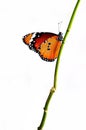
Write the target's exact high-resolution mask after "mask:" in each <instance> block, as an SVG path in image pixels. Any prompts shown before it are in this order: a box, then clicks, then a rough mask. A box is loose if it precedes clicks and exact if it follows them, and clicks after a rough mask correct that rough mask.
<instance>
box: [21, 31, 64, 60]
mask: <svg viewBox="0 0 86 130" xmlns="http://www.w3.org/2000/svg"><path fill="white" fill-rule="evenodd" d="M62 39H63V36H62V33H61V32H59V34H54V33H48V32H37V33H30V34H27V35H25V36H24V37H23V41H24V43H25V44H26V45H28V46H29V48H30V49H31V50H34V51H35V52H37V53H38V54H39V56H40V57H41V58H42V59H43V60H45V61H54V60H55V59H56V58H57V57H58V54H59V50H60V47H61V43H62Z"/></svg>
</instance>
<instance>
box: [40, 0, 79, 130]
mask: <svg viewBox="0 0 86 130" xmlns="http://www.w3.org/2000/svg"><path fill="white" fill-rule="evenodd" d="M79 3H80V0H77V3H76V5H75V7H74V10H73V13H72V16H71V18H70V21H69V24H68V27H67V30H66V33H65V36H64V38H63V41H62V46H61V49H60V52H59V55H58V60H57V62H56V67H55V74H54V86H53V87H52V88H51V90H50V93H49V95H48V98H47V100H46V103H45V106H44V113H43V117H42V121H41V123H40V125H39V127H38V130H42V128H43V127H44V124H45V121H46V117H47V111H48V106H49V103H50V100H51V98H52V96H53V93H54V92H55V90H56V87H57V77H58V68H59V63H60V57H61V54H62V50H63V47H64V44H65V41H66V38H67V36H68V33H69V31H70V29H71V26H72V23H73V20H74V17H75V14H76V11H77V8H78V6H79Z"/></svg>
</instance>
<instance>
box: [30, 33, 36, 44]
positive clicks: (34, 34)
mask: <svg viewBox="0 0 86 130" xmlns="http://www.w3.org/2000/svg"><path fill="white" fill-rule="evenodd" d="M35 36H36V32H34V33H33V35H32V37H31V39H30V43H31V42H32V41H33V38H35Z"/></svg>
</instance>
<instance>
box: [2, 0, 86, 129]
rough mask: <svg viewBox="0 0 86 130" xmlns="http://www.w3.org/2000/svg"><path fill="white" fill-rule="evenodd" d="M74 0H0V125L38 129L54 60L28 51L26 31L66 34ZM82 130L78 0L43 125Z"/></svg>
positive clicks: (82, 29) (84, 26)
mask: <svg viewBox="0 0 86 130" xmlns="http://www.w3.org/2000/svg"><path fill="white" fill-rule="evenodd" d="M76 1H77V0H72V1H69V0H64V1H63V0H60V1H59V0H13V1H12V0H2V1H0V130H37V127H38V126H39V124H40V121H41V118H42V113H43V107H44V104H45V101H46V98H47V96H48V93H49V90H50V88H51V87H52V85H53V78H54V69H55V63H56V61H54V62H51V63H50V62H45V61H43V60H41V59H40V57H39V56H38V54H36V53H34V52H33V51H30V50H29V49H28V47H27V46H26V45H25V44H24V43H23V42H22V37H23V36H24V35H26V34H27V33H31V32H37V31H38V32H41V31H44V32H53V33H58V22H60V21H62V24H61V29H60V30H61V31H62V32H63V34H65V31H66V28H67V25H68V22H69V19H70V16H71V13H72V11H73V8H74V5H75V3H76ZM53 129H56V130H86V0H81V3H80V6H79V8H78V11H77V14H76V17H75V19H74V22H73V26H72V28H71V31H70V33H69V36H68V38H67V40H66V44H65V46H64V50H63V53H62V56H61V62H60V66H59V77H58V87H57V90H56V93H55V94H54V96H53V98H52V100H51V104H50V106H49V111H48V117H47V121H46V124H45V126H44V129H43V130H53Z"/></svg>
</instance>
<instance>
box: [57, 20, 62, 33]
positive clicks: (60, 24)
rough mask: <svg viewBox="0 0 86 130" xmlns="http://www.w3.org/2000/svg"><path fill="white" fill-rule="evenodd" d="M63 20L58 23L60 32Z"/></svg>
mask: <svg viewBox="0 0 86 130" xmlns="http://www.w3.org/2000/svg"><path fill="white" fill-rule="evenodd" d="M61 24H62V21H61V22H59V23H58V32H60V29H61Z"/></svg>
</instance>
